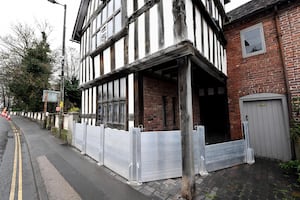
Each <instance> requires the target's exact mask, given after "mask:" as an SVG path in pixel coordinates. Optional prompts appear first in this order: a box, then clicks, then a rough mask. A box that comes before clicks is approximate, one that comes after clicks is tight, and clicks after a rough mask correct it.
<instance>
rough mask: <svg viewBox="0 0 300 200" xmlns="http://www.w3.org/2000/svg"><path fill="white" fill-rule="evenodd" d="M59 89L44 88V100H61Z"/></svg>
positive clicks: (52, 101)
mask: <svg viewBox="0 0 300 200" xmlns="http://www.w3.org/2000/svg"><path fill="white" fill-rule="evenodd" d="M59 95H60V92H59V91H53V90H43V99H42V100H43V102H50V103H56V102H58V100H59Z"/></svg>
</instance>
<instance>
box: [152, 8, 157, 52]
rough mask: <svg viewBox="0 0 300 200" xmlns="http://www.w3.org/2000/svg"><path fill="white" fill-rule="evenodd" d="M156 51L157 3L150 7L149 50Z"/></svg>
mask: <svg viewBox="0 0 300 200" xmlns="http://www.w3.org/2000/svg"><path fill="white" fill-rule="evenodd" d="M157 51H158V12H157V5H155V6H153V7H152V8H151V9H150V52H151V53H154V52H157Z"/></svg>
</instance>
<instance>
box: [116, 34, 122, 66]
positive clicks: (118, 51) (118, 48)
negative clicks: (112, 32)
mask: <svg viewBox="0 0 300 200" xmlns="http://www.w3.org/2000/svg"><path fill="white" fill-rule="evenodd" d="M115 58H116V69H118V68H121V67H123V66H124V38H121V39H120V40H119V41H117V42H116V43H115Z"/></svg>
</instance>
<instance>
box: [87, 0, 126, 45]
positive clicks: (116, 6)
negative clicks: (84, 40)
mask: <svg viewBox="0 0 300 200" xmlns="http://www.w3.org/2000/svg"><path fill="white" fill-rule="evenodd" d="M92 27H93V32H92V41H91V42H92V50H95V49H96V48H97V47H98V46H100V45H101V44H103V43H104V42H105V41H106V40H107V39H108V38H110V37H111V36H113V35H114V34H115V33H117V32H119V31H120V30H121V29H122V6H121V0H110V1H106V5H105V6H104V7H103V9H102V10H101V11H100V12H99V13H98V15H97V17H95V18H94V20H93V22H92Z"/></svg>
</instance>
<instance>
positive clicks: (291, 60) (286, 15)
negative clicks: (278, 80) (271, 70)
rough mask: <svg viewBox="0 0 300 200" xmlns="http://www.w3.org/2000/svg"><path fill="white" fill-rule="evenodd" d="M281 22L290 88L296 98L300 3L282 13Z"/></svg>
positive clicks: (299, 85)
mask: <svg viewBox="0 0 300 200" xmlns="http://www.w3.org/2000/svg"><path fill="white" fill-rule="evenodd" d="M279 23H280V31H281V34H282V38H281V39H282V46H283V49H284V58H285V59H284V62H285V66H286V71H287V76H288V80H289V81H288V82H289V89H290V92H291V97H292V98H295V97H299V96H300V5H299V4H298V5H296V6H294V7H291V8H288V9H287V10H285V11H284V12H282V13H280V15H279Z"/></svg>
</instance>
